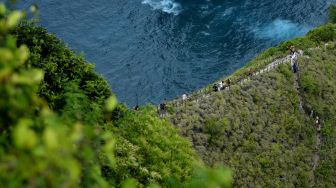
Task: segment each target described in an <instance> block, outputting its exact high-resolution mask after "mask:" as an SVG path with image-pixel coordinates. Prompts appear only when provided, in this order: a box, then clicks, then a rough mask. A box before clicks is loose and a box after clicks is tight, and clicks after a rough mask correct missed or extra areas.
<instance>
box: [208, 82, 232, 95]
mask: <svg viewBox="0 0 336 188" xmlns="http://www.w3.org/2000/svg"><path fill="white" fill-rule="evenodd" d="M230 86H231V80H230V79H227V80H226V81H224V80H223V81H221V82H219V83H215V84H214V85H213V87H212V88H213V90H214V91H215V92H217V91H222V90H226V89H230Z"/></svg>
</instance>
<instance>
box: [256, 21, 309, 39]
mask: <svg viewBox="0 0 336 188" xmlns="http://www.w3.org/2000/svg"><path fill="white" fill-rule="evenodd" d="M309 30H310V27H309V26H305V25H300V24H297V23H294V22H292V21H290V20H282V19H276V20H274V21H273V22H271V23H269V24H266V25H262V26H258V27H256V28H254V29H253V32H254V34H255V35H256V37H257V38H260V39H273V40H287V39H291V38H293V37H296V36H300V35H304V34H306V33H307V32H308V31H309Z"/></svg>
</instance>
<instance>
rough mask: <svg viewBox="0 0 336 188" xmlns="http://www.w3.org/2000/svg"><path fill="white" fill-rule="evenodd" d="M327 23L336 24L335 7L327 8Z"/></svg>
mask: <svg viewBox="0 0 336 188" xmlns="http://www.w3.org/2000/svg"><path fill="white" fill-rule="evenodd" d="M329 22H331V23H336V5H330V6H329Z"/></svg>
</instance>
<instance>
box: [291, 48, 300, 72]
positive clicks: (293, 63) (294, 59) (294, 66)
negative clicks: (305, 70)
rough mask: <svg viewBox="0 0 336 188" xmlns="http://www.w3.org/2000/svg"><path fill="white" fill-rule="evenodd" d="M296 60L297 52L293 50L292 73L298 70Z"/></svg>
mask: <svg viewBox="0 0 336 188" xmlns="http://www.w3.org/2000/svg"><path fill="white" fill-rule="evenodd" d="M297 60H298V54H297V52H295V51H294V52H293V54H292V55H291V66H292V70H293V72H294V73H297V72H298V70H299V66H298V63H297Z"/></svg>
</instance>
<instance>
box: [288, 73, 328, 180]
mask: <svg viewBox="0 0 336 188" xmlns="http://www.w3.org/2000/svg"><path fill="white" fill-rule="evenodd" d="M294 88H295V89H296V91H297V95H298V98H299V109H300V111H301V112H302V113H305V114H306V115H307V116H308V117H311V118H314V125H313V127H314V129H316V128H317V123H316V122H315V118H316V117H314V114H313V112H312V110H311V109H309V108H308V107H307V105H306V103H305V99H304V95H303V91H302V90H301V88H300V72H299V71H298V72H297V73H295V79H294ZM320 123H321V122H320ZM315 137H316V144H315V148H314V153H313V155H312V173H313V174H312V178H313V185H316V181H315V171H316V169H317V167H318V166H319V163H320V151H321V144H322V135H321V132H320V131H317V129H316V134H315Z"/></svg>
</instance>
